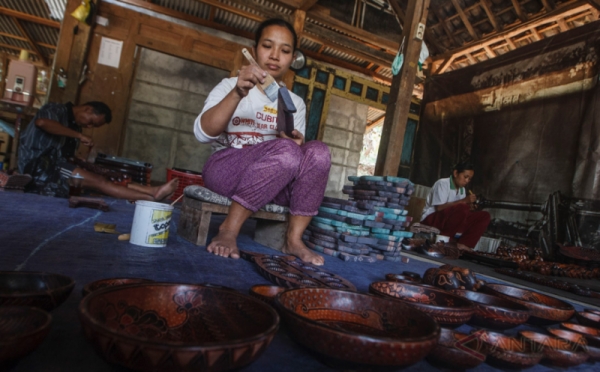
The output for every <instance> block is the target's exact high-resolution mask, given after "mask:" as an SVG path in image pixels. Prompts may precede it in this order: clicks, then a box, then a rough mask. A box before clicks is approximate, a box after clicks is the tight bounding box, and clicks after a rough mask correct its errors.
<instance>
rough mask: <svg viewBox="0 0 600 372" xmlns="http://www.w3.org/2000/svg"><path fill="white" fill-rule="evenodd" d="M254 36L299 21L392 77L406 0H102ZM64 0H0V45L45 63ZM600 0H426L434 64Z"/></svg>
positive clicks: (480, 57) (579, 15)
mask: <svg viewBox="0 0 600 372" xmlns="http://www.w3.org/2000/svg"><path fill="white" fill-rule="evenodd" d="M104 1H105V2H111V3H127V4H129V5H135V6H139V7H141V8H145V9H151V10H153V11H156V12H160V13H165V14H168V15H171V16H173V17H176V18H182V19H186V20H188V21H190V20H191V21H194V22H197V23H199V24H202V25H204V26H209V27H213V28H217V29H221V30H224V31H227V32H230V33H233V34H237V35H239V36H243V37H247V38H252V34H253V32H254V30H255V28H256V26H257V24H258V22H260V21H261V20H263V19H265V18H269V17H274V16H277V17H283V18H287V19H288V20H290V21H293V20H296V21H297V22H298V21H300V22H302V21H303V22H302V23H303V33H302V35H301V38H300V48H301V49H302V50H303V51H304V52H305V54H307V55H308V56H309V57H311V58H314V59H317V60H321V61H325V62H329V63H332V64H335V65H338V66H341V67H345V68H348V69H351V70H355V71H358V72H361V73H364V74H366V75H370V76H373V77H374V78H375V79H378V80H381V81H384V82H388V83H389V81H390V80H391V76H392V75H391V71H390V68H389V66H390V65H391V62H392V60H393V58H394V55H395V53H396V52H397V50H398V47H399V39H400V33H401V30H402V28H401V27H402V24H403V22H404V17H405V10H406V4H407V0H347V1H339V0H151V1H150V0H148V1H147V0H104ZM66 2H67V0H0V51H3V52H5V53H10V54H15V55H16V54H18V53H19V51H20V50H21V49H27V50H29V51H30V53H31V55H32V56H33V59H34V60H35V61H38V62H39V63H41V64H45V65H49V64H51V61H52V58H53V54H54V52H55V50H56V43H57V41H58V32H59V27H60V21H61V20H62V13H63V12H64V7H65V4H66ZM599 4H600V0H564V1H557V0H431V5H430V8H429V14H428V17H427V22H426V23H427V28H426V34H425V42H426V44H427V46H428V47H429V50H430V55H431V57H432V61H431V62H432V63H431V67H432V72H433V73H443V72H445V71H450V70H454V69H458V68H461V67H465V66H468V65H472V64H475V63H478V62H480V61H484V60H487V59H491V58H494V57H496V56H498V55H501V54H504V53H506V52H508V51H511V50H514V49H517V48H519V47H521V46H524V45H527V44H530V43H533V42H535V41H538V40H541V39H544V38H546V37H550V36H552V35H555V34H557V33H560V32H564V31H567V30H569V29H572V28H575V27H578V26H581V25H583V24H586V23H589V22H594V21H597V20H598V18H599V15H600V12H599V11H598V7H599V6H600V5H599Z"/></svg>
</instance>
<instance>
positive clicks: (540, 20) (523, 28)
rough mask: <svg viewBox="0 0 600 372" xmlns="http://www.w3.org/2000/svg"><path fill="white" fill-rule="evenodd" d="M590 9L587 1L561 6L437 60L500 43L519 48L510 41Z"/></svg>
mask: <svg viewBox="0 0 600 372" xmlns="http://www.w3.org/2000/svg"><path fill="white" fill-rule="evenodd" d="M589 8H590V5H589V4H587V3H586V2H585V1H575V2H570V3H566V4H561V5H560V6H558V7H557V8H556V9H554V10H553V11H552V12H551V13H550V14H542V15H539V16H537V17H536V18H532V19H530V20H529V21H528V22H527V23H526V24H519V25H515V26H513V27H511V28H508V29H505V30H504V31H503V32H501V33H494V34H492V35H490V36H488V37H486V38H484V39H481V40H480V41H479V42H477V43H476V44H470V45H467V46H464V47H462V48H459V49H454V50H451V51H449V52H448V53H447V54H444V55H440V56H438V57H439V58H437V60H444V59H446V58H447V57H448V56H449V55H451V54H454V55H456V58H458V57H459V56H461V55H463V54H466V53H471V52H473V51H475V50H478V49H481V48H482V45H490V44H495V43H497V42H499V41H506V42H507V43H508V44H509V46H511V47H514V48H517V46H516V45H515V44H514V42H513V41H511V40H510V39H511V38H514V37H516V36H519V35H521V34H523V33H525V32H528V31H529V30H531V29H533V28H538V27H540V26H543V25H546V24H549V23H554V22H556V20H557V19H562V18H565V17H568V16H570V15H574V14H578V13H581V12H584V11H586V10H588V9H589Z"/></svg>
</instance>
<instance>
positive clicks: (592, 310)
mask: <svg viewBox="0 0 600 372" xmlns="http://www.w3.org/2000/svg"><path fill="white" fill-rule="evenodd" d="M583 311H585V312H586V313H593V314H596V315H600V310H596V309H583Z"/></svg>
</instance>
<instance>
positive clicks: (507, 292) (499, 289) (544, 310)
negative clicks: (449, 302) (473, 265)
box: [479, 283, 575, 326]
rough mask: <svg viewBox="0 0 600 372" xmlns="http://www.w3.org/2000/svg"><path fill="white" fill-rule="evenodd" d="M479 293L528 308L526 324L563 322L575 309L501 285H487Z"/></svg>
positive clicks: (522, 290)
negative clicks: (504, 299)
mask: <svg viewBox="0 0 600 372" xmlns="http://www.w3.org/2000/svg"><path fill="white" fill-rule="evenodd" d="M479 291H480V292H485V293H488V294H491V295H494V296H498V297H502V298H506V299H508V300H511V301H514V302H517V303H519V304H521V305H524V306H526V307H527V308H529V319H528V320H527V323H530V324H535V325H544V326H545V325H550V324H554V323H560V322H565V321H567V320H569V319H571V317H572V316H573V313H574V312H575V309H574V308H573V306H572V305H571V304H569V303H567V302H565V301H561V300H559V299H557V298H554V297H551V296H547V295H545V294H541V293H538V292H535V291H530V290H527V289H522V288H517V287H512V286H509V285H503V284H491V283H488V284H486V285H485V286H483V287H482V288H481V289H480V290H479Z"/></svg>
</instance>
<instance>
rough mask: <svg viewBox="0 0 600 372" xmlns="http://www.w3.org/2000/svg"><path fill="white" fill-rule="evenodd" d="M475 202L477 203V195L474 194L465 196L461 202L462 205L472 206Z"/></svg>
mask: <svg viewBox="0 0 600 372" xmlns="http://www.w3.org/2000/svg"><path fill="white" fill-rule="evenodd" d="M476 201H477V195H475V194H470V195H467V196H466V197H465V198H464V199H463V202H464V203H466V204H473V203H475V202H476Z"/></svg>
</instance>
